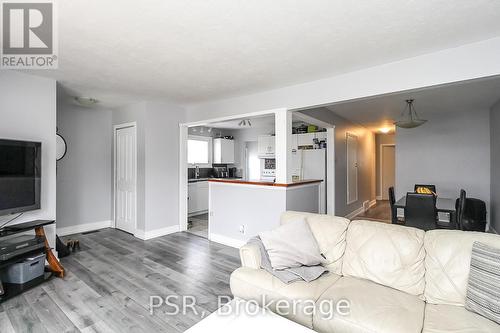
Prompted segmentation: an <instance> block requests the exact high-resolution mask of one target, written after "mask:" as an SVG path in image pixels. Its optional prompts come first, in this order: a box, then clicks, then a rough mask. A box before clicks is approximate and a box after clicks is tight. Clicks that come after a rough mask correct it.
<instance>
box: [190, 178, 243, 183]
mask: <svg viewBox="0 0 500 333" xmlns="http://www.w3.org/2000/svg"><path fill="white" fill-rule="evenodd" d="M214 179H216V180H217V179H221V180H241V179H242V178H241V177H233V178H215V177H210V178H190V179H188V183H197V182H206V181H209V180H214Z"/></svg>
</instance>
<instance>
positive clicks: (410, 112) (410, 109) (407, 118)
mask: <svg viewBox="0 0 500 333" xmlns="http://www.w3.org/2000/svg"><path fill="white" fill-rule="evenodd" d="M414 101H415V100H413V99H407V100H406V107H405V109H404V110H403V112H402V113H401V117H400V119H399V120H397V121H395V122H394V125H396V126H397V127H401V128H414V127H418V126H420V125H423V124H425V123H426V122H427V120H425V119H420V117H419V116H418V114H417V111H416V110H415V106H414V105H413V102H414Z"/></svg>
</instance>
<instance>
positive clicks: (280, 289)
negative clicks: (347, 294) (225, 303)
mask: <svg viewBox="0 0 500 333" xmlns="http://www.w3.org/2000/svg"><path fill="white" fill-rule="evenodd" d="M338 279H340V276H338V275H336V274H333V273H327V274H324V275H322V276H321V277H320V278H318V279H316V280H314V281H312V282H305V281H297V282H293V283H290V284H285V283H283V282H281V281H280V280H279V279H277V278H276V277H274V276H273V275H271V274H269V273H268V272H266V271H264V270H262V269H253V268H246V267H241V268H238V269H237V270H235V271H234V272H233V273H232V274H231V281H230V285H231V292H232V293H233V295H234V296H235V297H239V298H243V299H246V300H255V301H256V302H258V304H259V305H262V301H263V300H264V299H263V297H264V296H265V302H266V304H268V302H271V301H274V302H276V301H279V300H284V301H287V302H290V301H307V302H310V301H316V300H317V299H318V298H319V297H320V296H321V294H323V293H324V292H325V290H327V289H328V288H329V287H331V286H332V285H333V284H334V283H335V281H337V280H338ZM307 302H305V303H300V302H299V303H298V306H297V311H296V313H295V315H294V314H293V313H292V311H290V313H289V314H285V313H281V314H282V315H283V316H284V317H286V318H288V319H290V320H293V321H295V322H297V323H299V324H302V325H304V326H307V327H309V328H311V327H312V313H309V312H308V311H304V310H303V306H305V305H307V306H310V303H309V304H308V303H307ZM288 304H292V303H288ZM274 305H275V304H271V305H270V307H269V308H270V309H271V310H273V311H276V308H275V307H274Z"/></svg>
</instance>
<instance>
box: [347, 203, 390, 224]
mask: <svg viewBox="0 0 500 333" xmlns="http://www.w3.org/2000/svg"><path fill="white" fill-rule="evenodd" d="M355 219H367V220H374V221H379V222H387V223H391V205H390V204H389V201H388V200H377V203H376V204H375V205H374V206H373V207H371V208H369V209H368V210H367V211H365V212H364V213H361V214H359V215H356V217H355Z"/></svg>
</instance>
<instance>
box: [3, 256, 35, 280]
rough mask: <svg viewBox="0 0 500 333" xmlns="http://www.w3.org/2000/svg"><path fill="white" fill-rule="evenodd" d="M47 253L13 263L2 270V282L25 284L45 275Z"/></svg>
mask: <svg viewBox="0 0 500 333" xmlns="http://www.w3.org/2000/svg"><path fill="white" fill-rule="evenodd" d="M44 270H45V254H40V255H38V256H36V257H33V258H30V259H25V260H24V261H23V262H19V263H16V264H12V265H10V266H8V267H6V268H5V270H4V271H3V272H2V278H1V280H2V282H4V283H16V284H23V283H26V282H29V281H31V280H33V279H36V278H37V277H40V276H42V275H43V273H44Z"/></svg>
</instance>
